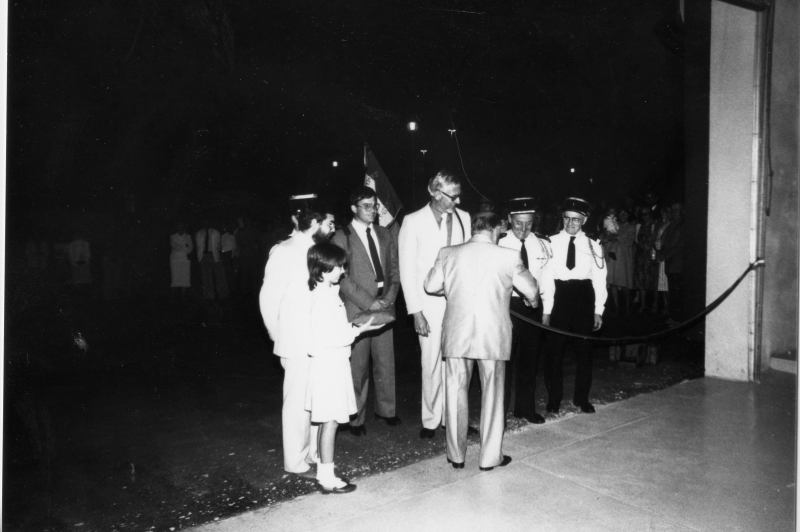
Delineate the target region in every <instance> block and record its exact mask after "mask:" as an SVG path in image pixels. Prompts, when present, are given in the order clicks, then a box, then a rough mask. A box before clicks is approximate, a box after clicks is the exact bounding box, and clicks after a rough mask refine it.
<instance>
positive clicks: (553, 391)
mask: <svg viewBox="0 0 800 532" xmlns="http://www.w3.org/2000/svg"><path fill="white" fill-rule="evenodd" d="M562 208H563V222H564V229H563V230H562V231H561V232H560V233H558V234H556V235H553V236H552V237H550V243H551V247H552V250H553V257H552V259H551V260H550V261H548V263H547V265H546V266H545V268H544V275H543V276H542V292H543V293H548V294H552V296H551V297H549V298H548V299H546V300H544V302H543V309H542V313H543V315H542V323H544V324H545V325H550V326H551V327H555V328H557V329H562V330H565V331H569V332H572V333H575V334H579V335H584V336H590V335H591V334H592V332H593V331H598V330H600V328H601V327H602V326H603V310H604V309H605V303H606V298H607V297H608V291H607V288H606V275H607V272H608V270H607V268H606V265H605V259H604V257H603V250H602V248H601V247H600V244H599V243H598V242H597V241H596V240H593V239H591V238H589V237H588V236H587V235H586V234H585V233H584V232H583V230H582V227H583V224H585V223H586V218H587V216H588V214H589V204H588V203H587V202H586V201H585V200H583V199H581V198H567V199H566V200H564V203H563V205H562ZM565 343H566V336H564V335H560V334H557V333H550V334H548V335H547V343H546V346H545V381H544V382H545V387H546V388H547V411H548V412H550V413H557V412H558V411H559V408H560V406H561V399H562V397H563V373H562V372H563V359H564V347H565ZM575 350H576V370H575V392H574V394H573V398H572V402H573V403H574V404H575V406H577V407H578V408H580V410H581V412H584V413H586V414H591V413H593V412H594V407H593V406H592V404H591V403H590V402H589V389H590V388H591V386H592V346H591V344H590V343H589V342H587V341H585V340H579V341H578V342H577V343H576V344H575Z"/></svg>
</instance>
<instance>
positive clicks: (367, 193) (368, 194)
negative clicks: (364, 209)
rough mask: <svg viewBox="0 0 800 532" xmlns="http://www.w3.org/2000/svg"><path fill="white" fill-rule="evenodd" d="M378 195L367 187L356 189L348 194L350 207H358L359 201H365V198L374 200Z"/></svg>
mask: <svg viewBox="0 0 800 532" xmlns="http://www.w3.org/2000/svg"><path fill="white" fill-rule="evenodd" d="M377 197H378V194H377V193H376V192H375V191H374V190H372V189H371V188H369V187H367V186H361V187H356V188H354V189H353V191H352V192H351V193H350V205H353V206H354V207H355V206H356V205H358V202H359V201H361V200H365V199H367V198H376V199H377Z"/></svg>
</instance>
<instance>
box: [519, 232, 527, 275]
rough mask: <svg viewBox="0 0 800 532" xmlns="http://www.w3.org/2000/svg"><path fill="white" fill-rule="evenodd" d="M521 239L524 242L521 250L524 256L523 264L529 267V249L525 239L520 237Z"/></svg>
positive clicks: (520, 252)
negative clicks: (526, 246)
mask: <svg viewBox="0 0 800 532" xmlns="http://www.w3.org/2000/svg"><path fill="white" fill-rule="evenodd" d="M519 241H520V242H522V249H521V250H520V251H519V254H520V255H521V256H522V265H523V266H525V267H526V268H527V267H528V250H527V249H525V240H523V239H522V238H520V239H519Z"/></svg>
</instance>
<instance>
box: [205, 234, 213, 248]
mask: <svg viewBox="0 0 800 532" xmlns="http://www.w3.org/2000/svg"><path fill="white" fill-rule="evenodd" d="M206 240H208V252H209V253H211V252H212V251H214V250H213V249H211V231H206Z"/></svg>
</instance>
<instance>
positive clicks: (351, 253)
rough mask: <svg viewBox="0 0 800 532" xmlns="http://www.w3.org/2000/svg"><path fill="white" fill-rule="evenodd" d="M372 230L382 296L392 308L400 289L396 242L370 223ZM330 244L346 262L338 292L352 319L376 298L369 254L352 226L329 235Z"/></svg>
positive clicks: (376, 290)
mask: <svg viewBox="0 0 800 532" xmlns="http://www.w3.org/2000/svg"><path fill="white" fill-rule="evenodd" d="M372 229H373V231H374V233H375V236H376V237H377V239H378V243H379V244H378V247H379V248H380V260H381V268H383V295H381V299H384V300H386V301H388V302H390V303H391V304H392V306H394V302H395V299H397V292H398V291H399V290H400V267H399V265H398V259H397V241H396V240H395V239H394V236H392V233H391V232H390V231H389V230H388V229H384V228H383V227H381V226H379V225H377V224H372ZM332 242H333V243H334V244H336V245H337V246H339V247H340V248H342V249H344V250H345V251H347V260H348V263H349V266H348V268H349V269H348V272H347V277H345V278H344V280H343V281H342V282H341V284H340V285H339V286H340V289H341V293H342V295H343V296H344V304H345V308H346V309H347V319H348V320H352V319H353V317H354V316H355V315H356V314H358V313H359V312H361V311H363V310H369V307H370V306H372V304H373V303H374V302H375V300H376V299H377V297H376V295H377V293H378V284H377V283H376V282H375V270H374V269H373V268H372V260H370V257H369V251H368V250H367V248H365V247H364V243H363V242H362V241H361V239H360V238H359V237H358V233H356V230H355V229H354V228H353V223H352V222H351V223H350V224H348V225H347V227H346V228H345V229H343V230H342V231H337V232H336V233H335V234H334V235H333V239H332Z"/></svg>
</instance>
